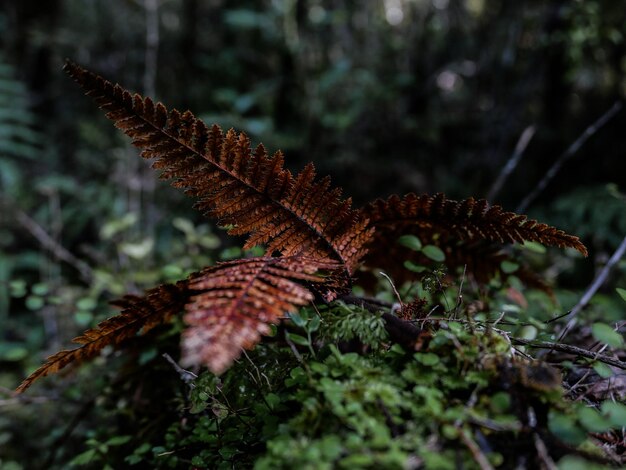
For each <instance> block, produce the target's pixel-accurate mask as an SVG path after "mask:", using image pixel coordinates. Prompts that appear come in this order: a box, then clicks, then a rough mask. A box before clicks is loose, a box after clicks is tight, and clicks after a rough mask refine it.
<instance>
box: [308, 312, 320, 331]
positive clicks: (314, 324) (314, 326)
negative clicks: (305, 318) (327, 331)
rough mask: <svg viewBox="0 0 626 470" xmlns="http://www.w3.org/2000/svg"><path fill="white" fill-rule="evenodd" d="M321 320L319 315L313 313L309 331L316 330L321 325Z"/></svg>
mask: <svg viewBox="0 0 626 470" xmlns="http://www.w3.org/2000/svg"><path fill="white" fill-rule="evenodd" d="M320 322H321V319H320V317H319V315H313V318H311V320H310V321H309V324H308V325H307V331H309V332H310V333H314V332H316V331H317V330H318V329H319V327H320Z"/></svg>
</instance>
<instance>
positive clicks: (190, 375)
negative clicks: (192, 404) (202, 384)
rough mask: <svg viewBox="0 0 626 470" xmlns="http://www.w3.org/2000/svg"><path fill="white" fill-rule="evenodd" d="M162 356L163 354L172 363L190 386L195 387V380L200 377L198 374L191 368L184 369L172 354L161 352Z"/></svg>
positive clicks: (181, 377)
mask: <svg viewBox="0 0 626 470" xmlns="http://www.w3.org/2000/svg"><path fill="white" fill-rule="evenodd" d="M161 356H163V357H164V358H165V360H166V361H167V362H169V363H170V364H171V365H172V367H173V368H174V370H175V371H176V372H178V375H179V376H180V379H181V380H182V381H183V382H185V383H186V384H187V385H189V387H190V388H195V384H194V383H193V381H194V380H196V379H197V378H198V376H197V375H196V374H194V373H193V372H191V371H189V370H186V369H183V368H182V367H181V366H180V365H178V363H177V362H176V361H175V360H174V359H172V356H170V355H169V354H168V353H163V354H161Z"/></svg>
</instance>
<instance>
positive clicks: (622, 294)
mask: <svg viewBox="0 0 626 470" xmlns="http://www.w3.org/2000/svg"><path fill="white" fill-rule="evenodd" d="M615 290H616V291H617V293H618V294H619V296H620V297H621V298H622V300H624V302H626V289H622V288H621V287H618V288H616V289H615Z"/></svg>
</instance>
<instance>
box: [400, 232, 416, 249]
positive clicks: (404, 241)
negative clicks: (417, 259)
mask: <svg viewBox="0 0 626 470" xmlns="http://www.w3.org/2000/svg"><path fill="white" fill-rule="evenodd" d="M398 243H399V244H400V245H402V246H406V247H407V248H410V249H411V250H413V251H421V250H422V242H421V241H420V239H419V238H417V237H416V236H415V235H402V236H401V237H400V238H398Z"/></svg>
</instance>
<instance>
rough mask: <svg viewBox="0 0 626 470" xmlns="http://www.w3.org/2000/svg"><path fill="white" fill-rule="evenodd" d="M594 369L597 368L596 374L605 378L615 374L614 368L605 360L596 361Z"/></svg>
mask: <svg viewBox="0 0 626 470" xmlns="http://www.w3.org/2000/svg"><path fill="white" fill-rule="evenodd" d="M593 370H595V371H596V374H598V375H599V376H600V377H602V378H603V379H608V378H609V377H612V376H613V369H611V368H610V367H609V366H608V365H607V364H605V363H604V362H594V363H593Z"/></svg>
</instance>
